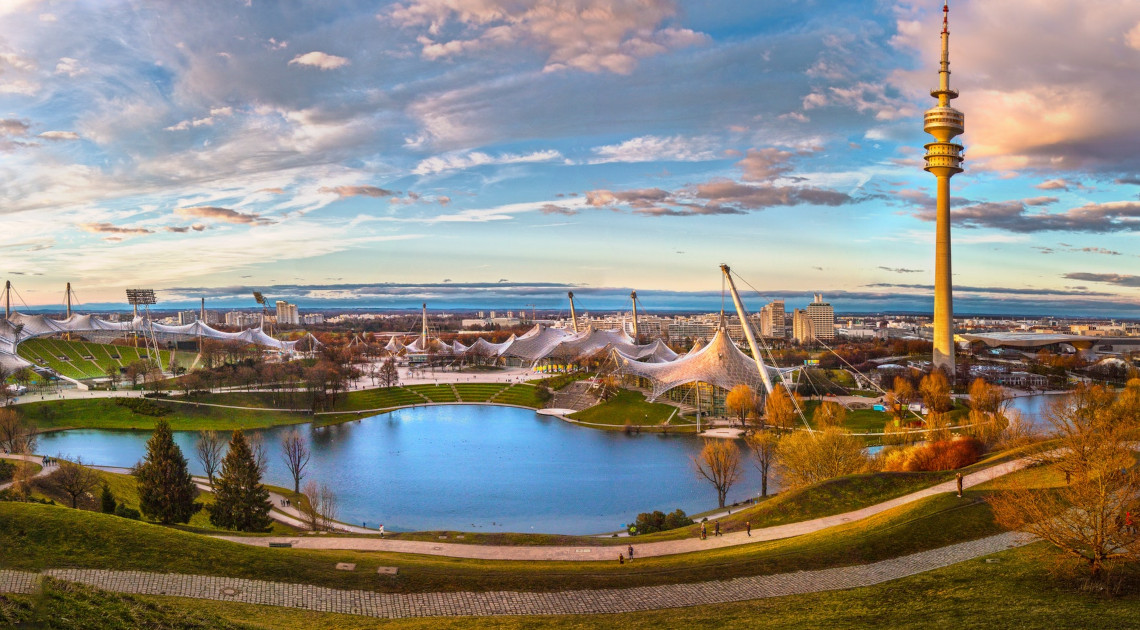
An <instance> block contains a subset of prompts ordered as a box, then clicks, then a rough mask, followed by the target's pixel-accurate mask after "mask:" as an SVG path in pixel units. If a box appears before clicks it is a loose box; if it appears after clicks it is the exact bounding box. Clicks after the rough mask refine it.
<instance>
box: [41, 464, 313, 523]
mask: <svg viewBox="0 0 1140 630" xmlns="http://www.w3.org/2000/svg"><path fill="white" fill-rule="evenodd" d="M95 472H96V473H97V474H98V475H99V477H100V479H102V481H103V482H104V483H106V484H107V487H108V488H110V489H111V494H113V495H115V502H116V503H121V504H123V505H125V506H127V507H129V508H131V509H135V510H137V509H139V493H138V484H137V483H136V482H135V478H134V476H132V475H123V474H118V473H112V472H107V471H103V470H96V471H95ZM37 481H39V480H37ZM44 485H45V484H42V483H37V490H36V491H35V492H33V493H32V494H33V496H35V497H36V498H39V499H53V500H55V502H56V503H59V504H60V505H64V506H70V505H71V497H69V496H67V495H65V494H62V493H59V492H52V491H50V490H46V491H45V489H43V486H44ZM277 490H278V491H280V490H283V489H277ZM101 492H102V487H101V486H99V487H96V488H95V490H94V491H93V492H92V495H93V496H92V497H90V498H88V499H87V500H86V501H81V503H80V507H81V508H84V509H89V510H97V509H99V500H100V496H101ZM287 494H290V495H291V494H293V493H292V491H291V490H290V491H287ZM196 501H197V502H198V503H201V504H202V509H201V510H199V511H198V512H197V513H196V514H194V515H193V516H191V517H190V522H189V523H185V524H178V525H171V526H170V527H173V528H177V529H185V530H187V531H197V532H206V533H211V534H219V533H225V534H234V533H238V532H233V531H231V530H227V529H219V528H217V527H215V526H214V525H213V524H211V523H210V513H209V512H208V511H207V510H206V506H209V505H213V503H214V494H213V493H212V492H201V493H199V494H198V498H197V499H196ZM144 518H145V517H144ZM296 533H297V530H296V528H293V527H290V526H288V525H285V524H284V523H279V522H277V521H273V526H272V528H271V529H270V531H268V532H263V533H261V535H265V536H291V535H294V534H296Z"/></svg>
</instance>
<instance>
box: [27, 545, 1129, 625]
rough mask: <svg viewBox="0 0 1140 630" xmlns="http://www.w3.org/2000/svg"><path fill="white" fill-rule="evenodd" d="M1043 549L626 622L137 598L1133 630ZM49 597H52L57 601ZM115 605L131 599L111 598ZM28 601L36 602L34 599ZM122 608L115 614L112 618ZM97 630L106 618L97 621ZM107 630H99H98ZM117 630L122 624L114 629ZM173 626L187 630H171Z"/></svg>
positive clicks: (179, 610) (285, 612)
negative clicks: (1060, 570)
mask: <svg viewBox="0 0 1140 630" xmlns="http://www.w3.org/2000/svg"><path fill="white" fill-rule="evenodd" d="M1046 554H1048V549H1047V547H1046V546H1045V544H1044V543H1037V544H1035V545H1031V546H1029V547H1024V548H1020V549H1013V550H1010V551H1004V552H1002V553H998V554H995V555H993V556H991V557H990V558H989V559H990V560H993V562H986V560H985V559H981V558H979V559H976V560H971V561H968V562H963V563H960V564H956V565H953V566H949V567H946V568H943V569H937V570H935V571H929V572H927V573H921V574H919V575H915V576H912V577H908V578H902V579H899V580H894V581H891V582H886V583H884V584H879V585H876V586H869V587H864V588H856V589H851V590H845V591H832V592H826V593H816V594H811V595H792V596H788V597H777V598H770V599H761V600H754V601H749V602H738V603H732V604H717V605H709V606H694V607H691V608H676V609H670V610H656V611H649V612H639V613H627V614H623V615H566V616H538V617H513V616H507V617H493V618H471V617H456V618H430V619H402V620H394V621H389V620H380V619H371V618H367V617H357V616H350V615H338V614H328V613H324V614H322V613H318V612H312V611H307V610H297V609H291V608H275V607H271V606H254V605H248V604H233V603H229V602H216V601H205V600H189V599H176V598H159V597H135V598H133V599H135V600H141V601H142V603H144V604H149V605H151V606H162V607H164V609H165V610H166V611H169V612H167V613H166V614H167V615H168V616H169V618H170V619H171V621H172V622H173V623H180V622H181V620H182V619H183V618H184V617H185V618H186V619H196V618H198V616H199V615H211V616H213V615H216V616H217V618H220V619H225V620H228V621H230V622H232V623H241V624H248V626H249V627H252V628H258V629H260V630H318V629H321V630H323V629H324V628H334V627H335V628H339V629H342V630H374V629H380V628H382V629H387V630H459V629H468V628H495V629H496V630H523V629H526V630H546V629H551V630H554V629H560V630H561V629H568V630H585V629H589V628H606V629H609V628H622V629H625V630H658V629H659V628H704V629H709V630H719V629H725V630H727V629H735V628H751V627H757V628H759V627H763V628H830V629H834V630H847V629H853V628H876V627H878V628H893V629H901V630H910V629H920V628H963V629H968V628H1058V629H1066V630H1067V629H1074V630H1076V629H1083V628H1128V627H1134V626H1135V624H1136V611H1137V610H1140V593H1138V592H1137V591H1138V590H1137V589H1136V588H1133V589H1131V590H1130V591H1128V592H1126V593H1125V594H1123V595H1120V596H1117V597H1106V596H1102V595H1094V594H1090V593H1087V592H1081V591H1079V590H1078V589H1077V588H1075V587H1074V586H1072V585H1071V584H1070V583H1068V582H1066V581H1065V580H1063V579H1058V577H1057V576H1055V575H1053V574H1052V573H1051V572H1050V568H1051V566H1052V565H1051V561H1050V560H1049V559H1048V558H1047V557H1043V556H1045V555H1046ZM54 595H55V594H54V593H52V592H51V591H49V597H54ZM107 597H109V598H119V597H123V596H117V595H111V596H107ZM28 599H30V598H28ZM120 609H121V608H120V607H108V610H109V611H110V612H109V613H108V614H110V615H114V614H115V613H116V612H117V611H118V610H120ZM91 619H92V620H93V622H95V623H98V622H99V620H100V617H99V616H98V615H95V614H92V615H91ZM93 627H96V628H99V627H100V626H93ZM115 627H117V626H115ZM170 627H171V628H181V627H182V626H177V625H171V626H170Z"/></svg>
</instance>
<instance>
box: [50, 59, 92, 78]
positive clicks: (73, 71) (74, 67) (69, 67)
mask: <svg viewBox="0 0 1140 630" xmlns="http://www.w3.org/2000/svg"><path fill="white" fill-rule="evenodd" d="M55 73H56V74H62V75H66V76H68V77H70V78H72V79H74V78H75V77H78V76H81V75H84V74H87V68H84V67H83V66H82V65H81V64H80V63H79V60H78V59H73V58H71V57H60V58H59V63H57V64H55Z"/></svg>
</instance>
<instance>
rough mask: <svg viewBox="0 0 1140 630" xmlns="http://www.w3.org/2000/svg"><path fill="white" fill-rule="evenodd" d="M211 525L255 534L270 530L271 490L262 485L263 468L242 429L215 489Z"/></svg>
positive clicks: (233, 441)
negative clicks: (260, 466) (259, 464)
mask: <svg viewBox="0 0 1140 630" xmlns="http://www.w3.org/2000/svg"><path fill="white" fill-rule="evenodd" d="M214 497H215V499H214V505H213V506H212V507H210V522H211V523H213V524H214V526H216V527H224V528H226V529H236V530H239V531H245V532H253V531H264V530H266V529H268V528H269V524H270V519H269V510H270V509H272V507H273V506H272V504H271V503H270V502H269V491H268V490H266V489H265V487H264V486H262V485H261V469H260V468H259V467H258V465H257V461H256V459H255V457H254V453H253V451H252V450H251V449H250V445H249V442H248V441H247V440H246V439H245V434H244V433H242V431H241V429H238V430H237V431H234V433H233V437H232V438H230V447H229V451H228V452H227V453H226V457H225V459H223V460H222V474H221V475H220V476H219V477H218V481H217V484H216V485H215V486H214Z"/></svg>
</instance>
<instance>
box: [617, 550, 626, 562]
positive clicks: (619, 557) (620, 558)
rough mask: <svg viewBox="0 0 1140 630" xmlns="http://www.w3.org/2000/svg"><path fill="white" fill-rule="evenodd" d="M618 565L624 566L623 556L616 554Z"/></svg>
mask: <svg viewBox="0 0 1140 630" xmlns="http://www.w3.org/2000/svg"><path fill="white" fill-rule="evenodd" d="M618 564H625V556H623V555H621V554H620V553H619V554H618Z"/></svg>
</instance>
